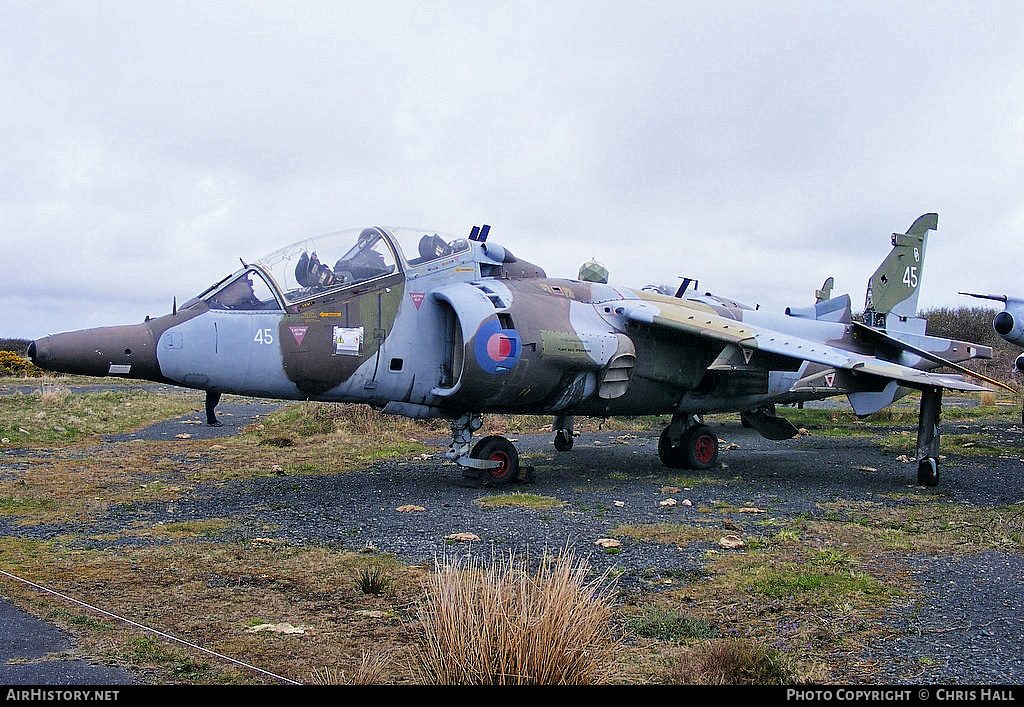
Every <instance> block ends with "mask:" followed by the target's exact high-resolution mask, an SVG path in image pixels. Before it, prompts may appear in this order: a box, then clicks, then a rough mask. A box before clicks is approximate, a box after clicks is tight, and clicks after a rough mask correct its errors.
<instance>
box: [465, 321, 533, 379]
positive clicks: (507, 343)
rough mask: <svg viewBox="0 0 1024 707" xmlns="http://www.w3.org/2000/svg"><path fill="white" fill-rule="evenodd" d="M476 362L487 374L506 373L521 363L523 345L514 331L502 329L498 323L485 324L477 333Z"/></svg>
mask: <svg viewBox="0 0 1024 707" xmlns="http://www.w3.org/2000/svg"><path fill="white" fill-rule="evenodd" d="M473 348H474V353H475V354H476V362H477V364H478V365H479V366H480V368H481V369H482V370H483V371H485V372H487V373H505V372H506V371H509V370H511V369H512V368H514V367H515V365H516V364H517V363H519V353H520V351H521V350H522V344H521V343H520V340H519V334H518V333H516V331H515V330H514V329H502V328H501V325H500V324H499V323H498V322H496V321H489V322H485V323H484V324H483V325H482V326H481V327H480V329H479V330H478V331H477V333H476V343H475V345H474V347H473Z"/></svg>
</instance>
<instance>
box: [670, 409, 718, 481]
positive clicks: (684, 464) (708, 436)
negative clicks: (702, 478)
mask: <svg viewBox="0 0 1024 707" xmlns="http://www.w3.org/2000/svg"><path fill="white" fill-rule="evenodd" d="M658 457H660V458H661V463H662V464H664V465H665V466H667V467H671V468H673V469H710V468H712V467H713V466H715V464H717V463H718V435H716V434H715V433H714V432H712V431H711V428H709V427H708V426H707V425H705V424H704V423H703V422H702V421H701V419H700V417H698V416H697V415H675V416H673V418H672V423H671V424H670V425H669V426H668V427H666V428H665V429H664V431H662V433H661V438H660V439H659V440H658Z"/></svg>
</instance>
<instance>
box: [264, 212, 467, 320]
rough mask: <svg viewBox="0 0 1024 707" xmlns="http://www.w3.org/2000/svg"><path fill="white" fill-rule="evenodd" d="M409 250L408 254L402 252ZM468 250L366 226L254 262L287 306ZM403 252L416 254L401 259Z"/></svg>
mask: <svg viewBox="0 0 1024 707" xmlns="http://www.w3.org/2000/svg"><path fill="white" fill-rule="evenodd" d="M405 248H411V250H405ZM468 248H469V243H468V241H465V240H464V239H459V238H452V237H446V236H443V235H439V234H437V233H436V232H434V231H430V230H423V229H411V228H398V229H384V228H379V227H371V228H364V229H352V230H347V231H339V232H336V233H329V234H326V235H323V236H317V237H315V238H308V239H306V240H303V241H299V242H298V243H294V244H292V245H290V246H287V247H286V248H282V249H281V250H278V251H275V252H274V253H271V254H270V255H268V256H266V257H265V258H262V259H260V260H259V261H257V265H260V266H261V267H262V268H263V269H264V270H265V271H266V272H268V273H269V274H270V276H271V277H272V278H273V279H274V282H275V283H276V284H277V287H278V289H279V290H280V291H281V294H282V295H283V297H284V299H285V302H287V303H288V304H291V303H293V302H297V301H300V300H303V299H307V298H309V297H313V296H315V295H318V294H321V293H323V292H325V291H327V290H333V289H336V288H341V287H348V286H351V285H355V284H359V283H362V282H368V281H370V280H375V279H377V278H382V277H387V276H389V275H393V274H395V273H400V272H403V271H404V270H406V269H408V268H410V267H418V266H419V265H421V264H423V263H425V262H427V261H429V260H435V259H437V258H442V257H445V256H446V255H451V254H454V253H457V252H462V251H464V250H467V249H468ZM405 253H411V254H416V256H417V257H415V258H413V259H412V260H406V257H405Z"/></svg>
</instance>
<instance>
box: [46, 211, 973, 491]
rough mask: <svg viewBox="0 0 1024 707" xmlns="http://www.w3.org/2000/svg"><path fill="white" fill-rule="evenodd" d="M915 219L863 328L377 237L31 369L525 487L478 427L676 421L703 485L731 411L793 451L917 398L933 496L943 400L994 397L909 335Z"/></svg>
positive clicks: (415, 234) (841, 306)
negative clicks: (323, 429)
mask: <svg viewBox="0 0 1024 707" xmlns="http://www.w3.org/2000/svg"><path fill="white" fill-rule="evenodd" d="M936 225H937V217H936V215H935V214H926V215H925V216H922V217H921V218H919V219H918V220H917V221H915V222H914V224H913V226H912V227H911V228H910V229H909V230H908V231H907V233H905V234H894V235H893V236H892V250H891V252H890V254H889V256H888V257H887V258H886V259H885V261H884V262H883V264H882V266H881V267H880V268H879V270H878V272H876V273H875V275H874V276H873V277H872V278H871V280H870V282H869V285H868V298H867V303H866V305H867V306H866V316H865V321H863V322H861V321H855V320H854V318H853V317H852V315H851V309H850V298H849V296H848V295H844V296H842V297H838V298H831V297H828V296H827V295H826V294H825V293H823V292H819V297H818V301H817V302H816V303H815V304H814V305H812V306H809V307H807V308H804V309H795V308H794V309H789V310H787V311H786V312H785V313H781V312H780V313H777V314H770V313H766V312H764V311H760V310H758V309H756V308H752V307H748V306H746V305H743V304H740V303H738V302H735V301H732V300H729V299H725V298H721V297H717V296H714V295H711V294H703V295H700V294H697V293H696V291H694V290H691V289H690V288H689V284H691V281H687V283H685V284H684V286H683V287H680V288H679V290H678V291H677V292H675V293H674V294H663V293H659V292H652V291H647V290H645V289H628V288H625V287H618V286H612V285H609V284H607V283H606V282H605V281H604V280H606V278H604V277H601V276H600V275H598V276H594V275H593V273H592V272H591V273H590V274H586V275H584V274H582V273H581V278H580V279H577V280H571V279H557V278H549V277H547V276H546V274H545V272H544V271H543V270H542V269H541V268H540V267H538V266H536V265H534V264H532V263H530V262H527V261H525V260H522V259H520V258H517V257H516V256H514V255H513V254H512V252H511V251H510V250H508V249H506V248H504V247H502V246H501V245H499V244H497V243H495V242H493V241H489V240H488V236H489V231H490V229H489V227H488V226H483V227H474V228H473V229H472V230H471V232H470V234H469V235H468V237H453V236H445V235H441V234H438V233H435V232H434V231H430V230H416V229H398V228H395V229H389V228H383V227H378V226H373V227H369V228H364V229H361V230H354V231H345V232H340V233H335V234H330V235H326V236H321V237H317V238H311V239H309V240H304V241H301V242H299V243H295V244H293V245H290V246H288V247H286V248H283V249H281V250H278V251H276V252H274V253H271V254H270V255H268V256H266V257H265V258H262V259H260V260H257V261H255V262H252V263H244V261H243V267H242V268H241V269H240V270H238V271H237V272H235V273H234V274H232V275H230V276H228V277H226V278H224V279H223V280H221V281H219V282H217V283H216V284H214V285H213V286H211V287H210V288H209V289H207V290H206V291H205V292H203V293H201V294H200V295H198V296H197V297H195V298H193V299H191V300H189V301H188V302H185V303H184V304H182V305H181V306H180V307H177V306H176V307H175V308H174V311H172V312H171V313H170V314H167V315H164V316H161V317H158V318H155V319H149V318H147V320H146V321H145V322H142V323H139V324H133V325H127V326H115V327H102V328H97V329H88V330H83V331H76V332H69V333H63V334H56V335H52V336H47V337H44V338H42V339H39V340H37V341H35V342H33V343H32V344H31V345H30V348H29V355H30V357H31V358H32V360H33V361H34V362H35V363H36V364H37V365H39V366H41V367H43V368H46V369H50V370H54V371H63V372H68V373H77V374H85V375H94V376H107V375H109V376H119V377H124V378H137V379H146V380H152V381H160V382H165V383H171V384H175V385H179V386H184V387H188V388H194V389H200V390H206V391H211V392H223V393H234V394H239V395H249V396H261V397H268V398H278V399H288V400H317V401H330V402H338V403H366V404H369V405H371V406H373V407H375V408H377V409H380V410H383V411H384V412H385V413H395V414H399V415H405V416H409V417H416V418H424V417H441V418H447V419H448V420H449V421H450V423H451V431H452V441H451V445H450V447H449V449H448V451H447V457H448V458H449V459H450V460H452V461H453V462H455V463H456V464H458V465H459V466H461V467H462V468H463V469H464V473H465V474H466V475H467V476H473V477H476V478H480V479H482V480H483V481H485V482H488V483H494V484H498V483H506V482H509V481H511V480H513V479H516V478H517V477H518V476H519V472H520V465H519V455H518V452H517V450H516V448H515V446H514V445H513V443H512V442H511V441H509V440H508V439H506V438H504V437H501V436H487V437H484V438H483V439H481V440H479V441H478V442H477V443H476V444H473V439H472V437H473V433H474V432H476V431H477V430H479V429H480V427H481V416H482V415H483V414H486V413H528V414H544V415H551V416H552V418H553V420H554V424H553V429H554V438H555V440H554V441H555V446H556V448H557V449H558V450H560V451H568V450H569V449H571V447H572V444H573V418H574V416H580V415H583V416H595V417H610V416H617V415H656V414H666V415H671V423H670V424H668V425H667V426H666V428H665V429H664V432H663V433H662V435H661V439H660V443H659V446H658V454H659V456H660V458H661V461H662V462H663V463H664V464H665V465H667V466H669V467H690V468H697V469H700V468H708V467H710V466H712V465H713V464H715V463H716V460H717V458H718V438H717V436H716V435H715V434H714V433H712V432H711V430H710V429H709V428H708V427H707V426H706V425H705V424H704V423H703V416H704V415H705V414H709V413H718V412H730V411H731V412H741V413H743V415H744V420H745V422H747V423H749V424H750V425H751V426H752V427H754V428H756V429H757V430H758V431H759V432H761V433H762V434H764V435H765V436H767V437H769V438H772V439H784V438H788V437H791V436H793V435H794V434H795V433H796V430H795V428H794V427H793V425H792V424H790V423H789V422H787V421H786V420H785V419H783V418H781V417H778V416H776V415H774V413H773V410H774V406H775V405H777V404H787V403H798V402H802V401H808V400H815V399H821V398H827V397H832V396H839V395H845V396H847V398H848V399H849V401H850V403H851V404H852V406H853V409H854V411H855V412H856V413H857V414H859V415H866V414H870V413H873V412H876V411H878V410H880V409H882V408H884V407H886V406H887V405H889V404H891V403H893V402H894V401H895V400H897V399H898V398H900V397H902V396H903V395H905V394H907V393H908V392H912V391H913V390H915V389H916V390H919V391H921V393H922V402H921V413H920V427H919V433H918V457H919V460H920V461H919V471H918V480H919V483H922V484H929V485H934V484H936V483H937V482H938V469H937V459H938V456H939V454H938V439H939V435H938V419H939V411H940V405H941V396H942V391H943V390H959V391H980V390H986V389H987V388H986V387H984V386H982V385H980V384H978V383H974V382H969V381H967V380H966V379H965V378H964V377H963V376H962V375H957V374H941V375H940V374H939V373H936V372H934V369H936V368H939V367H948V368H952V369H954V370H956V371H958V372H959V373H961V374H966V373H968V371H967V370H966V369H964V368H962V367H961V366H960V365H959V363H960V362H962V361H964V360H967V359H970V358H976V357H980V358H986V357H990V356H991V353H992V352H991V349H989V348H986V347H982V346H977V345H975V344H971V343H966V342H959V341H951V340H948V339H940V338H936V337H931V336H928V335H926V334H925V332H924V329H925V326H924V321H923V320H921V319H917V318H916V308H917V293H918V288H919V286H920V281H921V268H922V265H923V259H924V252H925V245H926V240H927V235H928V231H929V230H931V229H934V228H935V227H936Z"/></svg>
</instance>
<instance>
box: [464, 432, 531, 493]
mask: <svg viewBox="0 0 1024 707" xmlns="http://www.w3.org/2000/svg"><path fill="white" fill-rule="evenodd" d="M469 456H471V457H473V458H474V459H487V460H488V461H496V462H498V466H496V467H491V468H490V469H483V470H482V471H483V479H484V480H485V481H489V482H490V483H492V484H507V483H508V482H510V481H512V480H513V479H515V478H516V477H517V476H519V452H518V451H516V447H515V445H514V444H512V443H511V442H509V441H508V440H507V439H505V438H504V437H501V436H499V435H491V436H490V437H484V438H483V439H482V440H480V441H479V442H477V443H476V446H474V447H473V451H472V452H470V453H469Z"/></svg>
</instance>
